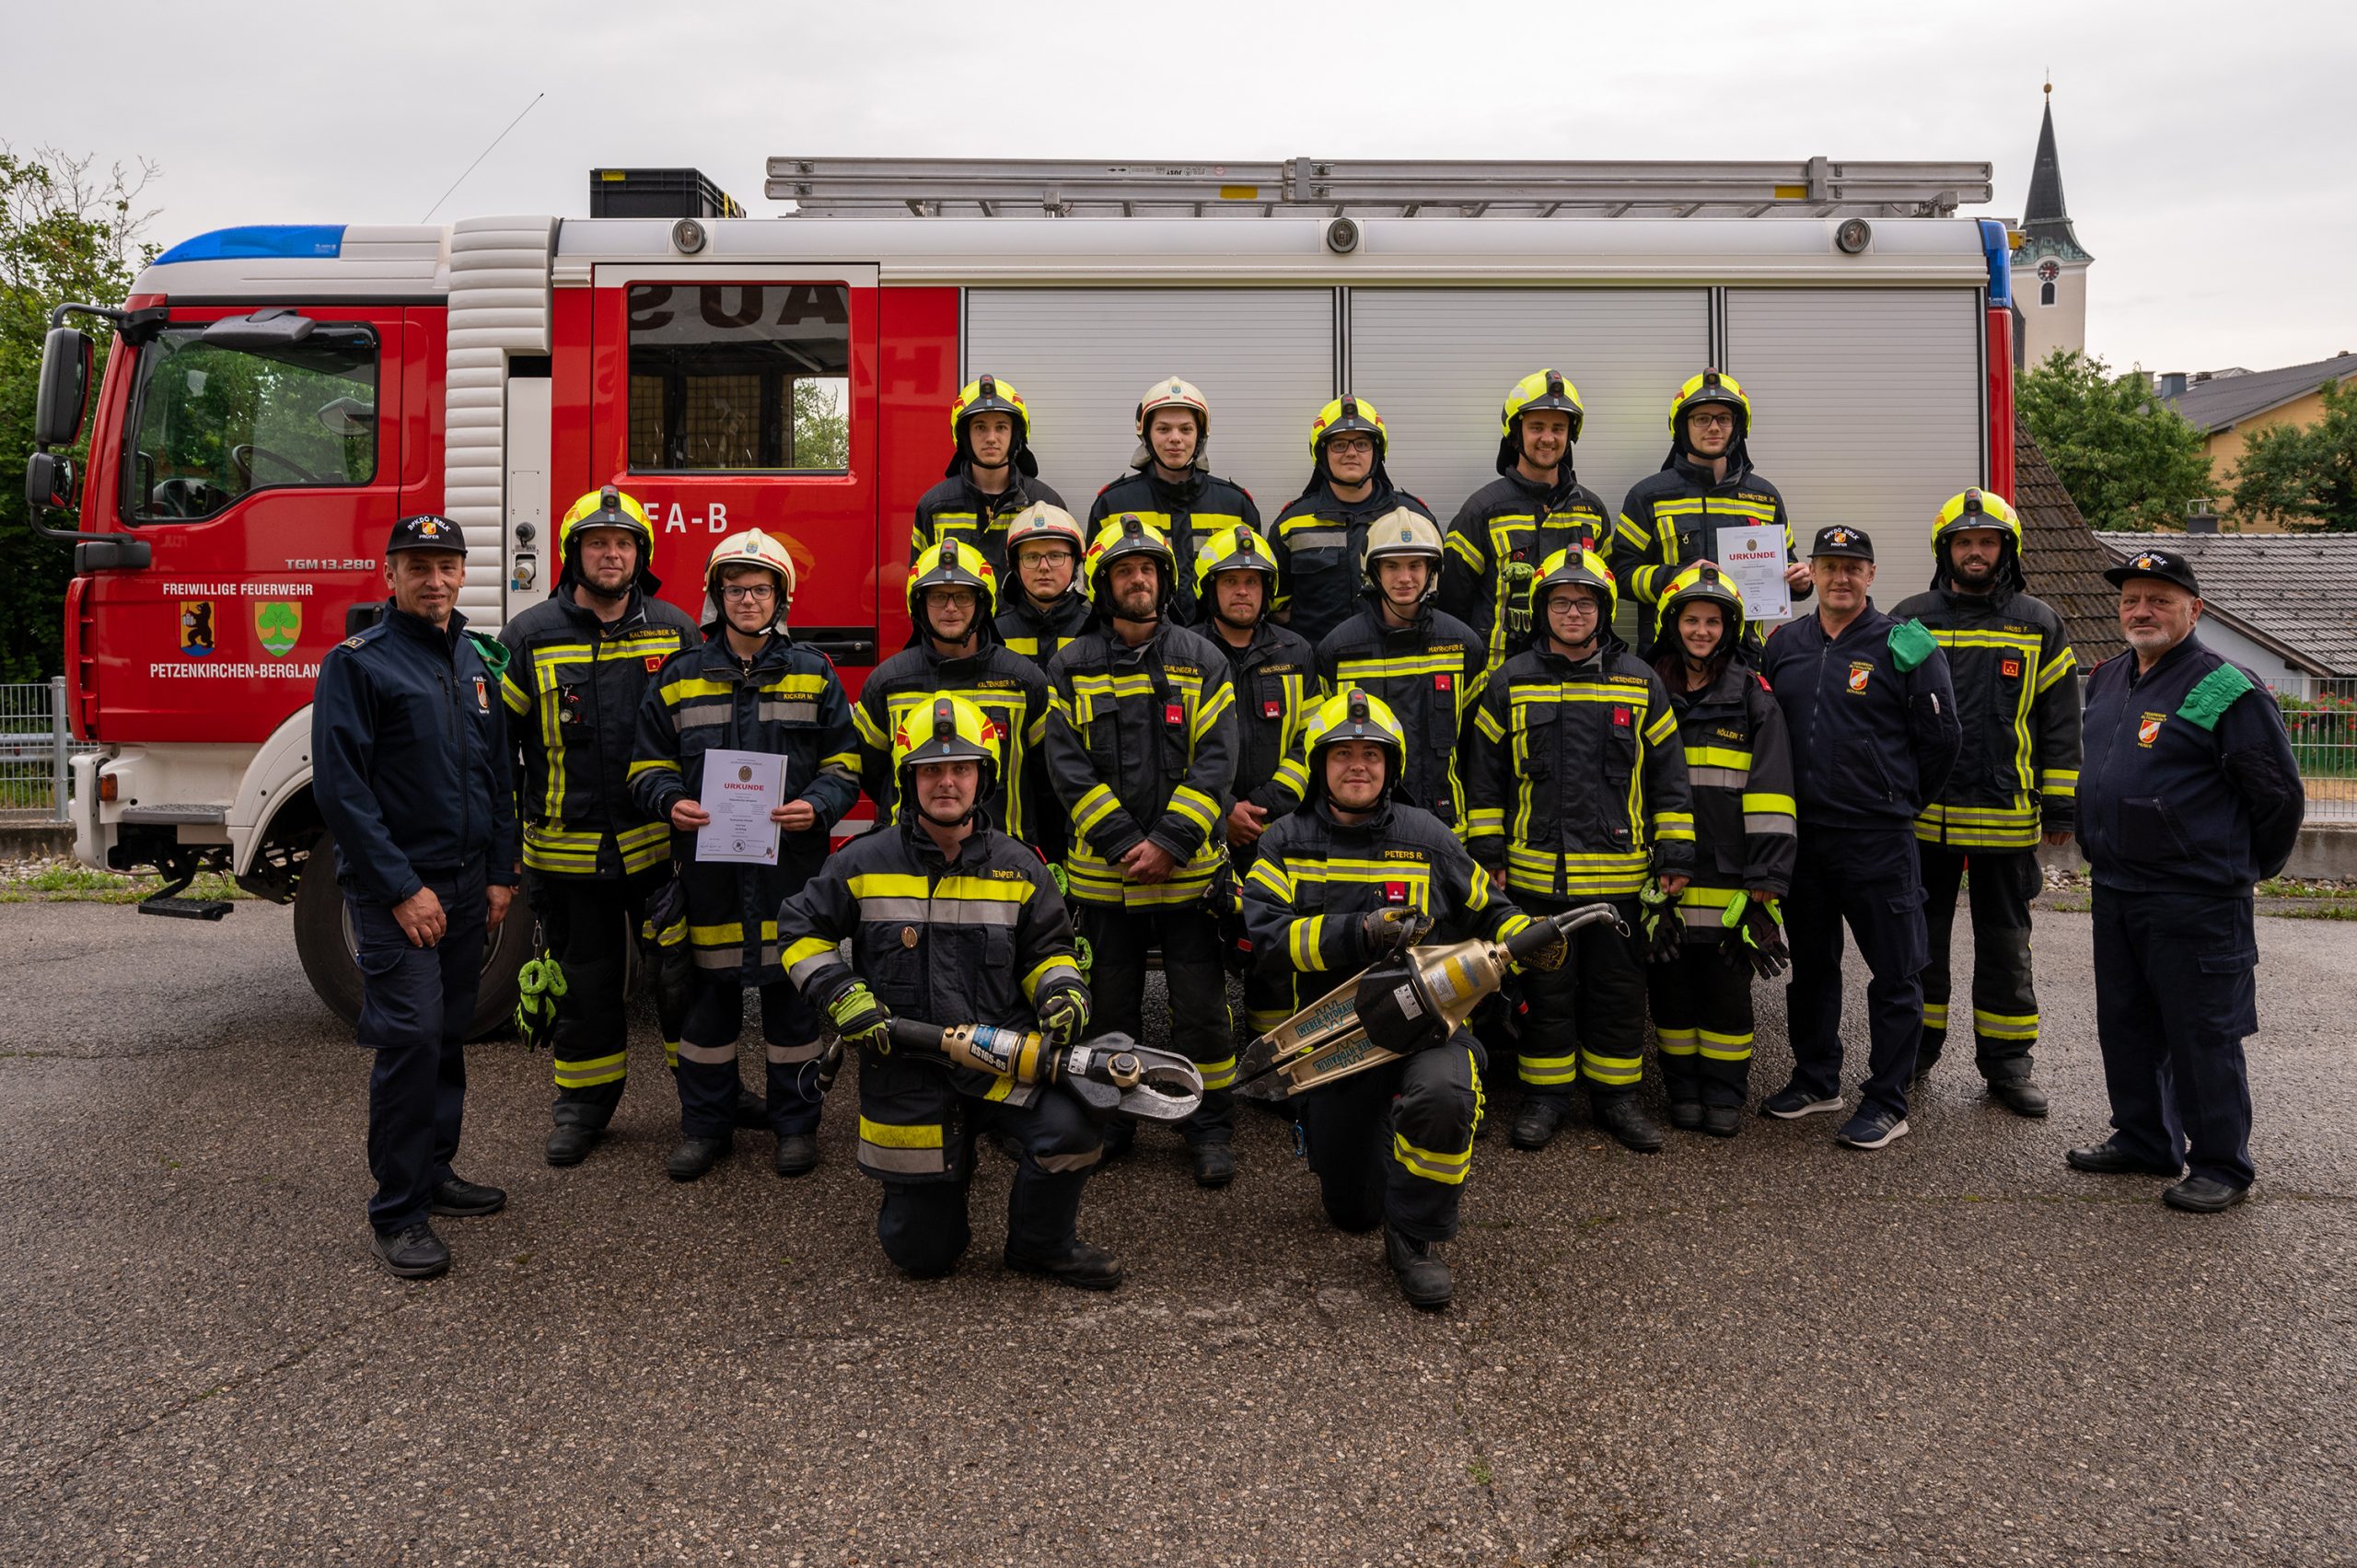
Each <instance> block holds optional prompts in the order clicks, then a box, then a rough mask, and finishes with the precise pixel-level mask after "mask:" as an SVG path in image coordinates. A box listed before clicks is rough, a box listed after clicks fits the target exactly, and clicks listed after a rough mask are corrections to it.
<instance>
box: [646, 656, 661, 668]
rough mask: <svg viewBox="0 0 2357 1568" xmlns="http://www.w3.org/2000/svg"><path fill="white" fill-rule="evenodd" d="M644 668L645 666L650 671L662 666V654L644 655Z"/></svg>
mask: <svg viewBox="0 0 2357 1568" xmlns="http://www.w3.org/2000/svg"><path fill="white" fill-rule="evenodd" d="M646 668H648V669H649V670H650V671H651V670H657V669H660V668H663V656H662V655H661V654H649V655H647V656H646Z"/></svg>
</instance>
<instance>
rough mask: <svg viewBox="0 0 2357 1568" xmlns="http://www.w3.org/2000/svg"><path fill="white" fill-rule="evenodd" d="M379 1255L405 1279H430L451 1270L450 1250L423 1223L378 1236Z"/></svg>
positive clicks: (386, 1265) (380, 1232)
mask: <svg viewBox="0 0 2357 1568" xmlns="http://www.w3.org/2000/svg"><path fill="white" fill-rule="evenodd" d="M376 1239H377V1257H379V1258H381V1259H383V1260H384V1262H385V1267H386V1268H388V1269H390V1270H391V1271H392V1272H394V1273H396V1274H399V1275H400V1276H401V1278H403V1279H405V1280H430V1279H432V1278H433V1277H434V1276H435V1275H436V1274H439V1273H441V1272H445V1271H446V1270H447V1269H448V1268H449V1267H450V1249H448V1248H447V1247H445V1246H444V1245H442V1238H441V1237H438V1236H436V1235H435V1234H434V1227H433V1226H432V1225H428V1224H426V1223H425V1222H424V1220H419V1221H418V1222H417V1223H416V1224H415V1225H403V1226H402V1227H401V1229H399V1230H391V1231H386V1230H380V1231H377V1233H376Z"/></svg>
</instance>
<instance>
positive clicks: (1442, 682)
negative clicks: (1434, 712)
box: [1433, 675, 1450, 691]
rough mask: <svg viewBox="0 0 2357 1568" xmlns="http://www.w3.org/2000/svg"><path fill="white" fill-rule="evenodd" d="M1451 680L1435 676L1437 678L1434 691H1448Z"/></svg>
mask: <svg viewBox="0 0 2357 1568" xmlns="http://www.w3.org/2000/svg"><path fill="white" fill-rule="evenodd" d="M1449 679H1450V678H1449V677H1447V676H1446V675H1435V676H1434V677H1433V690H1434V691H1447V690H1448V686H1449Z"/></svg>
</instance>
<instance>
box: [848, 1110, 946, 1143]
mask: <svg viewBox="0 0 2357 1568" xmlns="http://www.w3.org/2000/svg"><path fill="white" fill-rule="evenodd" d="M859 1140H860V1142H861V1143H863V1144H875V1145H876V1146H877V1148H879V1149H937V1148H939V1147H941V1124H940V1123H939V1122H937V1121H933V1122H924V1123H922V1124H919V1125H916V1126H906V1127H902V1126H894V1125H893V1124H892V1123H890V1122H888V1121H869V1120H868V1119H867V1118H866V1117H865V1116H863V1117H861V1118H860V1119H859Z"/></svg>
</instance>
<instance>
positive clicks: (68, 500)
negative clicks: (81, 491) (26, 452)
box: [25, 452, 74, 517]
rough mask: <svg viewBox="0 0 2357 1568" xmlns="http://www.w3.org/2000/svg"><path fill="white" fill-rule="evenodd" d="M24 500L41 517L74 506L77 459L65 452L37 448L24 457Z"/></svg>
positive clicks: (33, 512)
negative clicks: (27, 456)
mask: <svg viewBox="0 0 2357 1568" xmlns="http://www.w3.org/2000/svg"><path fill="white" fill-rule="evenodd" d="M25 503H26V505H29V506H30V507H31V508H32V515H33V516H34V517H40V516H41V511H42V509H43V508H47V509H48V510H50V511H52V512H70V511H72V510H73V509H74V459H71V458H69V457H67V456H65V454H64V453H63V452H35V453H34V454H33V455H32V456H31V457H29V458H28V459H25Z"/></svg>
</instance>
